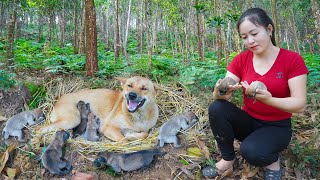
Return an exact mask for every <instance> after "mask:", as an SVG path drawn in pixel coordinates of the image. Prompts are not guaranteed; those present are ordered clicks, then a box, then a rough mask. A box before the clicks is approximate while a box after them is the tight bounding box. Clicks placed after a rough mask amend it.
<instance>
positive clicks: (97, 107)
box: [40, 76, 159, 142]
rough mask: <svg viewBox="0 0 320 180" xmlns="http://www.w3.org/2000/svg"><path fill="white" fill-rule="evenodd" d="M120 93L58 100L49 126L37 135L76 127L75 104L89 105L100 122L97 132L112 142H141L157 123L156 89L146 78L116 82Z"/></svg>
mask: <svg viewBox="0 0 320 180" xmlns="http://www.w3.org/2000/svg"><path fill="white" fill-rule="evenodd" d="M116 79H117V80H119V81H120V82H121V84H122V87H123V91H122V92H121V91H116V90H110V89H86V90H80V91H78V92H73V93H69V94H65V95H63V96H61V98H60V99H59V100H58V101H57V102H56V104H55V105H54V108H53V111H52V113H51V117H50V121H51V122H52V123H51V124H50V125H48V126H46V127H44V128H42V129H40V132H41V133H45V132H49V131H53V130H59V129H72V128H74V127H76V126H77V125H78V124H79V123H80V115H79V110H78V109H77V106H76V105H77V103H78V102H79V101H84V102H86V103H89V104H90V108H91V112H92V113H93V114H95V115H96V116H97V117H98V118H100V120H101V126H100V132H101V133H102V134H104V135H105V136H106V137H108V138H110V139H111V140H114V141H123V142H126V141H127V140H135V139H143V138H146V137H147V136H148V131H149V130H150V129H151V128H152V127H154V125H155V124H156V122H157V119H158V116H159V112H158V106H157V105H156V102H155V95H156V88H155V86H154V84H153V83H152V82H151V81H150V80H149V79H147V78H144V77H140V76H135V77H132V78H128V79H125V78H116Z"/></svg>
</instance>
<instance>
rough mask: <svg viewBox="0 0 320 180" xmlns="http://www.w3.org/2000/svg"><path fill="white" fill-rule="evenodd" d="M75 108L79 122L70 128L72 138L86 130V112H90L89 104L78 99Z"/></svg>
mask: <svg viewBox="0 0 320 180" xmlns="http://www.w3.org/2000/svg"><path fill="white" fill-rule="evenodd" d="M77 109H78V110H79V113H80V124H79V125H78V126H77V127H75V128H73V129H72V130H73V137H74V138H75V137H77V136H80V135H82V134H83V133H84V132H85V131H86V128H87V123H88V114H89V113H90V104H89V103H85V102H83V101H79V102H78V103H77Z"/></svg>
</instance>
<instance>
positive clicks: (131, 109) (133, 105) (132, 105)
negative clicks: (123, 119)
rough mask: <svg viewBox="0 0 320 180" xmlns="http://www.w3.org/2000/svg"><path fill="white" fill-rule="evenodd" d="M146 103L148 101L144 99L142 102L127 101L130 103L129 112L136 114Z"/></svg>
mask: <svg viewBox="0 0 320 180" xmlns="http://www.w3.org/2000/svg"><path fill="white" fill-rule="evenodd" d="M145 102H146V99H142V100H137V99H136V100H130V99H127V103H128V111H129V112H131V113H134V112H135V111H136V110H137V109H139V108H140V107H141V106H143V104H144V103H145Z"/></svg>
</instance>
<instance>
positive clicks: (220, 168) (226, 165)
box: [216, 159, 235, 174]
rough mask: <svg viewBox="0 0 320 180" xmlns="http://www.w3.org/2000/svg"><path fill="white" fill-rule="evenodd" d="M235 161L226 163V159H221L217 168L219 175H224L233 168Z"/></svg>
mask: <svg viewBox="0 0 320 180" xmlns="http://www.w3.org/2000/svg"><path fill="white" fill-rule="evenodd" d="M234 161H235V159H233V160H231V161H226V160H224V159H221V160H220V161H219V162H217V163H216V168H217V169H218V171H219V172H218V173H219V174H222V173H224V172H225V171H226V170H227V169H230V168H232V167H233V163H234Z"/></svg>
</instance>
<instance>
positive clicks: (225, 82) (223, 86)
mask: <svg viewBox="0 0 320 180" xmlns="http://www.w3.org/2000/svg"><path fill="white" fill-rule="evenodd" d="M236 83H237V82H236V81H235V80H234V79H232V78H231V77H225V78H223V79H222V80H221V81H220V82H219V85H218V94H219V96H223V95H225V94H226V92H227V91H228V89H229V85H235V84H236Z"/></svg>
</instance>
